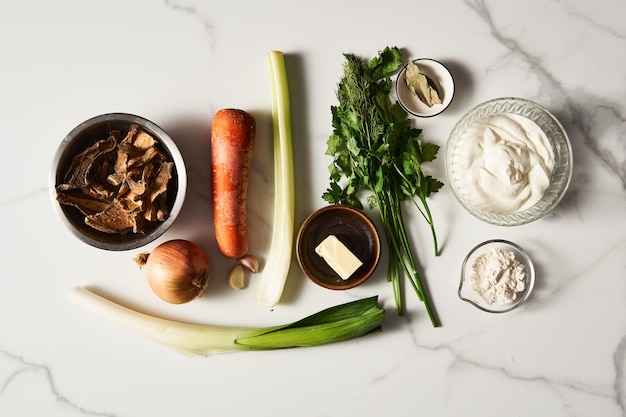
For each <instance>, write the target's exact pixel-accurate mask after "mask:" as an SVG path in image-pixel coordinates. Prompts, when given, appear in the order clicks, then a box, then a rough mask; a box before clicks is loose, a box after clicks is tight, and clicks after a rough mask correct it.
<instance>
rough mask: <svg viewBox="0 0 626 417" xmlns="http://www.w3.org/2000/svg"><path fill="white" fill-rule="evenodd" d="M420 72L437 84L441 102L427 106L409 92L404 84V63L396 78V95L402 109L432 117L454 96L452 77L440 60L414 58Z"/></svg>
mask: <svg viewBox="0 0 626 417" xmlns="http://www.w3.org/2000/svg"><path fill="white" fill-rule="evenodd" d="M413 62H414V63H415V64H417V66H418V67H419V69H420V72H421V73H423V74H424V75H426V76H427V77H428V78H430V79H431V80H432V81H433V82H434V83H435V85H436V86H437V92H438V93H439V95H440V97H441V99H442V101H443V103H442V104H435V105H433V106H432V107H428V106H427V105H426V104H424V103H423V102H422V101H421V100H420V99H419V98H418V97H417V96H416V95H415V94H413V93H411V91H410V90H409V87H408V86H407V84H406V67H407V66H406V65H405V66H404V68H402V70H400V73H399V74H398V78H397V79H396V96H397V97H398V102H399V103H400V105H401V106H402V108H403V109H404V110H406V111H407V112H409V113H410V114H412V115H414V116H417V117H432V116H436V115H438V114H440V113H441V112H443V111H444V110H445V109H447V108H448V106H449V105H450V103H452V99H453V98H454V79H453V78H452V74H451V73H450V71H449V70H448V68H446V67H445V65H443V64H442V63H441V62H439V61H436V60H434V59H430V58H419V59H414V60H413Z"/></svg>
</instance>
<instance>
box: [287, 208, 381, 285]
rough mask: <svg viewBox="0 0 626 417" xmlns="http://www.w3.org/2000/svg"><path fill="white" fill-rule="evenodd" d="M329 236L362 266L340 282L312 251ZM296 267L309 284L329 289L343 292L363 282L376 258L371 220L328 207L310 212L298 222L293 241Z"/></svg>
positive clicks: (358, 213) (375, 236)
mask: <svg viewBox="0 0 626 417" xmlns="http://www.w3.org/2000/svg"><path fill="white" fill-rule="evenodd" d="M329 235H335V236H336V237H337V239H339V240H340V241H341V242H342V243H343V244H344V245H345V246H346V247H347V248H348V249H349V250H350V251H351V252H352V253H353V254H354V255H355V256H356V257H357V258H359V260H360V261H361V262H363V265H361V267H360V268H359V269H357V270H356V271H355V272H354V274H352V276H350V278H348V279H346V280H344V279H342V278H341V277H340V276H339V275H338V274H337V273H336V272H335V271H334V270H333V269H332V268H331V267H330V266H329V265H328V264H327V263H326V261H325V260H324V259H323V258H322V257H320V256H319V255H318V254H317V253H316V252H315V248H316V247H317V246H318V245H319V244H320V243H321V242H322V241H323V240H324V239H326V238H327V237H328V236H329ZM296 254H297V258H298V263H299V264H300V268H301V269H302V271H303V272H304V273H305V274H306V276H307V277H309V279H311V281H313V282H315V283H316V284H318V285H320V286H322V287H324V288H328V289H332V290H346V289H349V288H354V287H356V286H357V285H360V284H362V283H363V282H365V281H366V280H367V279H368V278H369V277H370V276H371V275H372V273H373V272H374V270H375V269H376V266H377V265H378V260H379V257H380V238H379V236H378V232H377V231H376V227H375V226H374V224H373V223H372V221H371V220H370V219H369V218H368V217H367V216H366V215H365V214H364V213H363V212H362V211H360V210H357V209H354V208H352V207H349V206H346V205H330V206H326V207H323V208H321V209H319V210H317V211H315V212H314V213H312V214H311V215H310V216H309V217H307V218H306V220H305V221H304V222H303V223H302V226H301V227H300V230H299V232H298V237H297V241H296Z"/></svg>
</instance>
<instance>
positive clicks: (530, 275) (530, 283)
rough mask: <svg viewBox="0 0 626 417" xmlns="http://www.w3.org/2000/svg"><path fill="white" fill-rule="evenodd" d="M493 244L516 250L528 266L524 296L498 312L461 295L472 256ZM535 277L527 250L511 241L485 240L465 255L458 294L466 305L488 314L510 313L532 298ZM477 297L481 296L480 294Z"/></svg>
mask: <svg viewBox="0 0 626 417" xmlns="http://www.w3.org/2000/svg"><path fill="white" fill-rule="evenodd" d="M492 244H499V245H503V246H508V247H510V248H511V249H513V250H515V251H516V252H517V253H518V254H520V255H521V256H522V258H523V260H524V263H525V265H526V288H525V289H524V293H523V294H522V296H521V297H520V298H518V299H516V300H515V301H513V302H512V303H511V304H510V305H509V307H504V308H502V309H498V310H495V309H490V308H489V307H486V306H482V305H480V304H479V303H477V302H475V301H473V300H471V299H468V298H465V297H464V296H463V295H462V294H461V292H462V290H463V284H464V282H465V270H466V267H467V266H468V265H467V263H468V261H469V259H471V257H472V255H473V254H474V253H476V252H477V251H479V250H480V249H481V248H484V247H485V246H488V245H492ZM535 275H536V271H535V264H534V262H533V260H532V258H531V257H530V255H528V252H526V250H524V249H523V248H522V247H521V246H520V245H518V244H517V243H514V242H511V241H509V240H506V239H489V240H485V241H484V242H481V243H479V244H477V245H475V246H474V247H473V248H472V249H470V250H469V251H468V252H467V255H465V258H464V259H463V264H462V265H461V275H460V282H459V288H458V291H457V294H458V297H459V298H460V299H461V300H462V301H465V302H466V303H469V304H471V305H473V306H474V307H476V308H478V309H479V310H482V311H485V312H487V313H492V314H501V313H507V312H509V311H512V310H515V309H516V308H518V307H519V306H520V305H522V304H524V303H525V302H526V300H528V298H530V295H531V293H532V292H533V289H534V287H535V280H536V276H535ZM471 291H472V292H475V291H474V289H473V288H472V289H471ZM476 295H477V296H479V295H478V294H476Z"/></svg>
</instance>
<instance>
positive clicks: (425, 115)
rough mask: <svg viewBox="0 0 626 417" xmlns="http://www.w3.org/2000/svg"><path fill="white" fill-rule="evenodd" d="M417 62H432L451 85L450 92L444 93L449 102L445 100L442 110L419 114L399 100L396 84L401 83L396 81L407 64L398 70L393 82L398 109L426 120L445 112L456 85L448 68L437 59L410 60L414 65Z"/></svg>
mask: <svg viewBox="0 0 626 417" xmlns="http://www.w3.org/2000/svg"><path fill="white" fill-rule="evenodd" d="M419 61H430V62H433V63H434V64H435V65H437V66H439V67H440V69H441V70H442V71H443V72H444V73H445V74H447V75H448V76H449V77H450V82H451V85H452V88H451V91H446V92H447V93H450V99H449V100H448V99H446V101H447V103H445V104H444V105H442V108H441V109H440V110H439V111H437V112H435V113H428V114H425V113H420V112H418V111H415V110H413V109H411V108H410V107H409V106H407V105H406V104H405V103H404V102H403V101H402V99H401V98H400V97H401V96H400V91H399V90H400V87H399V85H398V84H401V83H398V80H399V79H400V78H401V77H402V76H403V74H404V73H405V72H406V67H407V66H408V64H404V66H403V67H402V68H401V69H400V71H399V72H398V76H397V77H396V82H395V92H396V98H397V100H398V104H400V107H402V109H403V110H404V111H406V112H407V113H409V114H412V115H413V116H416V117H420V118H424V119H427V118H430V117H435V116H438V115H440V114H441V113H443V112H444V111H446V109H447V108H448V107H450V104H452V100H454V95H455V92H456V91H455V90H456V85H455V81H454V76H453V75H452V72H451V71H450V69H449V68H448V67H447V66H446V65H445V64H443V63H442V62H441V61H439V60H437V59H434V58H415V59H412V60H411V62H414V63H416V62H419Z"/></svg>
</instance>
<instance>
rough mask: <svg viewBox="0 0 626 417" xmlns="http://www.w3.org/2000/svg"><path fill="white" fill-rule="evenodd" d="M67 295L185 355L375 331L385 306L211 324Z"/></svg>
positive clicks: (374, 300) (369, 302) (355, 305)
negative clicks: (263, 323) (267, 321)
mask: <svg viewBox="0 0 626 417" xmlns="http://www.w3.org/2000/svg"><path fill="white" fill-rule="evenodd" d="M68 300H69V302H70V303H71V304H73V305H76V306H78V307H81V308H84V309H86V310H88V311H91V312H93V313H96V314H98V315H100V316H102V317H104V318H107V319H109V320H111V321H113V322H114V323H116V324H118V325H121V326H123V327H126V328H127V329H129V330H131V331H133V332H135V333H137V334H140V335H142V336H144V337H146V338H147V339H150V340H152V341H153V342H156V343H158V344H160V345H162V346H165V347H167V348H169V349H172V350H174V351H176V352H178V353H182V354H184V355H187V356H208V355H211V354H216V353H223V352H232V351H250V350H270V349H286V348H295V347H311V346H320V345H324V344H328V343H335V342H341V341H345V340H350V339H354V338H357V337H361V336H364V335H366V334H369V333H374V332H377V331H380V330H381V323H382V322H383V319H384V317H385V310H384V309H382V308H381V307H379V306H378V297H370V298H363V299H361V300H357V301H352V302H349V303H345V304H341V305H338V306H334V307H330V308H327V309H325V310H322V311H320V312H318V313H316V314H313V315H310V316H308V317H306V318H304V319H302V320H299V321H296V322H294V323H291V324H286V325H282V326H272V327H265V328H248V327H226V326H211V325H202V324H191V323H182V322H178V321H173V320H167V319H162V318H157V317H154V316H150V315H148V314H144V313H140V312H138V311H135V310H132V309H130V308H127V307H124V306H121V305H119V304H117V303H115V302H113V301H110V300H108V299H106V298H104V297H101V296H99V295H97V294H94V293H93V292H91V291H89V290H87V289H85V288H83V287H74V288H72V289H71V290H70V293H69V297H68Z"/></svg>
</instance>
